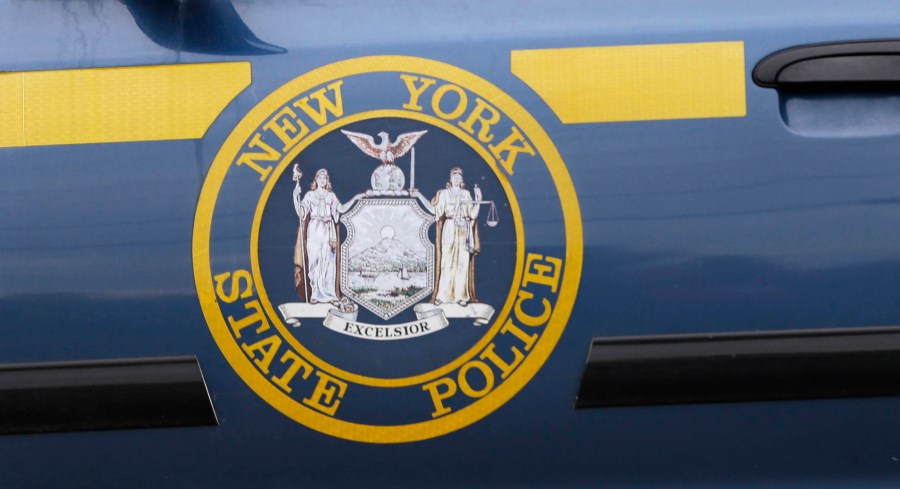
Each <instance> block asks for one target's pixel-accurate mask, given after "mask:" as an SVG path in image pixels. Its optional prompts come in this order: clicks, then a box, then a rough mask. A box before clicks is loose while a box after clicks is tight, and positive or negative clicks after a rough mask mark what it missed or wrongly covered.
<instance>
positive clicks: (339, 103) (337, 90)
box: [293, 80, 344, 126]
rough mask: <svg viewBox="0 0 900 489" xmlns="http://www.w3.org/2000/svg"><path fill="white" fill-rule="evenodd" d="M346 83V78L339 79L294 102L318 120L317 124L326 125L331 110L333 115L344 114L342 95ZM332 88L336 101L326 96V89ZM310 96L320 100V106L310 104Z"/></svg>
mask: <svg viewBox="0 0 900 489" xmlns="http://www.w3.org/2000/svg"><path fill="white" fill-rule="evenodd" d="M343 84H344V80H338V81H336V82H334V83H332V84H331V85H327V86H326V88H323V89H321V90H316V91H315V92H313V93H312V94H310V96H309V97H303V98H301V99H300V100H298V101H296V102H294V104H293V105H294V107H298V108H300V109H301V110H303V112H306V115H308V116H309V117H310V118H311V119H312V120H314V121H316V124H318V125H320V126H324V125H325V123H327V122H328V114H327V112H330V113H331V115H333V116H335V117H337V118H340V117H342V116H343V115H344V99H343V97H342V96H341V85H343ZM326 89H327V90H331V92H332V93H333V96H334V101H332V100H331V99H329V98H328V97H326V96H325V91H326ZM310 97H312V98H314V99H316V100H317V101H318V102H319V107H318V108H317V109H314V108H312V107H310V105H309V99H310Z"/></svg>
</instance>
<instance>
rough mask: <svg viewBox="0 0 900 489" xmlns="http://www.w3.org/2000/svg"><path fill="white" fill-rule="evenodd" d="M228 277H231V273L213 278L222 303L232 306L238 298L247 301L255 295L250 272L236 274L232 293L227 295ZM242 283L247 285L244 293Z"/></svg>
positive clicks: (244, 271) (232, 284)
mask: <svg viewBox="0 0 900 489" xmlns="http://www.w3.org/2000/svg"><path fill="white" fill-rule="evenodd" d="M228 277H231V272H225V273H220V274H218V275H216V276H215V277H213V280H215V282H216V295H217V296H218V297H219V299H221V300H222V302H225V303H226V304H231V303H232V302H234V301H236V300H237V299H238V297H240V298H241V299H246V298H248V297H250V296H251V295H253V278H252V277H251V275H250V272H248V271H247V270H238V271H236V272H234V280H233V281H232V282H231V291H230V292H229V293H228V294H226V293H225V288H224V282H225V281H226V280H228ZM241 281H243V282H244V283H245V285H244V290H243V292H242V291H241Z"/></svg>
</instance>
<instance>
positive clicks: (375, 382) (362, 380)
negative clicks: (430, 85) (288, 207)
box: [250, 110, 525, 387]
mask: <svg viewBox="0 0 900 489" xmlns="http://www.w3.org/2000/svg"><path fill="white" fill-rule="evenodd" d="M378 117H395V118H404V119H411V120H417V121H420V122H425V123H427V124H431V125H434V126H436V127H438V128H440V129H443V130H445V131H447V132H449V133H450V134H452V135H453V136H456V137H457V138H458V139H461V140H462V141H463V142H465V143H466V144H467V145H468V146H469V147H471V148H472V149H473V150H475V152H476V153H478V155H479V156H481V158H482V159H483V160H484V161H485V163H487V165H488V166H489V167H490V168H491V170H492V171H493V172H494V174H495V175H496V176H497V179H498V180H499V181H500V186H501V187H502V188H503V190H504V192H505V193H506V197H507V198H508V200H509V206H510V210H511V211H512V215H513V222H514V227H515V233H516V264H515V271H514V272H513V280H512V283H511V284H510V292H509V294H508V295H507V298H506V301H505V302H504V304H503V307H502V308H501V310H500V312H499V313H498V314H497V316H496V318H495V319H494V320H493V322H492V324H491V326H490V328H488V329H487V331H486V332H485V334H483V335H482V336H481V339H479V340H478V341H477V342H475V344H474V345H473V346H472V347H470V348H469V349H468V350H466V351H465V353H463V354H461V355H460V356H459V357H457V358H456V359H454V360H452V361H451V362H449V363H447V364H445V365H443V366H441V367H439V368H436V369H434V370H430V371H428V372H424V373H421V374H417V375H413V376H409V377H397V378H380V377H369V376H365V375H360V374H356V373H353V372H349V371H346V370H343V369H340V368H338V367H335V366H334V365H332V364H330V363H328V362H326V361H325V360H322V359H321V358H319V357H318V356H317V355H315V354H314V353H313V352H311V351H310V350H309V349H308V348H306V347H305V346H304V345H303V344H302V343H300V341H298V340H297V338H295V337H294V335H292V334H290V332H289V331H288V328H287V326H285V325H284V322H283V321H282V320H281V318H280V317H279V316H278V314H277V313H276V312H275V309H274V308H273V307H272V303H271V301H270V300H269V296H268V294H267V293H266V290H265V287H263V282H262V274H261V273H260V269H259V227H260V224H261V221H262V215H263V211H264V210H265V207H266V203H267V201H268V200H269V196H270V195H271V193H272V190H273V189H274V188H275V185H276V184H277V179H278V177H279V176H280V175H281V174H282V173H284V171H285V169H286V168H287V167H288V166H289V165H290V163H291V161H292V160H293V159H294V158H295V157H296V156H297V155H298V154H300V152H302V151H303V150H304V149H306V148H307V147H309V145H310V144H312V143H314V142H315V141H316V140H318V139H319V138H321V137H322V136H324V135H325V134H328V133H330V132H331V131H333V130H335V129H337V128H340V127H343V126H345V125H347V124H352V123H354V122H358V121H361V120H368V119H374V118H378ZM524 255H525V229H524V226H523V225H522V212H521V210H520V209H519V202H518V200H517V199H516V195H515V192H513V189H512V185H510V183H509V178H508V176H507V175H506V174H504V173H502V172H501V171H500V168H499V167H497V163H496V161H495V160H494V158H493V157H492V156H491V154H490V153H488V152H487V150H486V149H485V148H484V146H482V145H480V144H475V143H474V139H473V138H471V137H469V135H468V134H466V133H465V132H463V130H462V129H460V128H458V127H456V126H454V125H452V124H449V123H447V122H446V121H444V120H442V119H439V118H437V117H433V116H431V115H428V114H421V113H418V112H410V111H405V110H373V111H365V112H359V113H356V114H353V115H349V116H345V117H342V118H340V119H337V120H335V121H333V122H331V123H328V124H325V125H324V126H321V127H320V128H319V129H317V130H316V131H314V132H312V133H310V134H309V135H307V136H306V137H305V138H303V140H302V141H301V142H300V143H298V144H297V145H295V146H294V147H293V148H291V149H290V150H289V151H288V152H287V153H285V156H284V157H283V158H282V160H281V161H280V162H279V163H278V165H276V166H275V167H273V169H272V173H271V174H270V176H269V178H268V179H267V180H266V184H265V187H263V190H262V193H261V194H260V198H259V202H258V203H257V206H256V212H255V213H254V215H253V226H252V228H251V230H250V266H251V272H252V273H253V284H254V286H255V288H256V291H257V293H258V295H259V298H260V302H261V303H262V306H263V309H265V311H266V314H268V316H269V320H270V321H271V322H272V324H274V325H275V329H277V330H278V332H279V333H281V336H282V338H283V339H284V340H285V341H287V342H288V344H290V345H291V346H292V347H293V348H294V349H296V350H297V351H298V352H299V353H300V354H301V356H303V357H304V358H306V359H307V360H309V361H310V362H311V363H313V364H314V365H315V366H316V367H318V368H319V369H321V370H325V371H326V372H328V373H329V374H332V375H334V376H335V377H338V378H340V379H342V380H347V381H350V382H355V383H357V384H362V385H367V386H372V387H408V386H412V385H418V384H422V383H425V382H428V381H429V380H432V379H436V378H438V377H441V376H443V375H445V374H448V373H450V372H452V371H454V370H456V369H457V368H459V367H461V366H462V365H463V364H464V363H466V362H467V361H468V360H469V359H470V358H471V357H473V356H475V354H477V353H478V352H480V351H481V350H483V349H484V348H486V347H487V345H488V344H489V343H490V342H491V340H493V338H494V336H496V335H497V333H499V332H500V328H501V327H502V326H503V323H504V322H505V321H506V319H507V318H508V317H509V312H510V311H511V310H512V307H513V303H514V302H515V298H516V293H517V292H518V289H517V287H516V286H517V284H518V282H519V281H520V280H521V279H522V269H523V267H524V265H525V256H524Z"/></svg>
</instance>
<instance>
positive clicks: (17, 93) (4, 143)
mask: <svg viewBox="0 0 900 489" xmlns="http://www.w3.org/2000/svg"><path fill="white" fill-rule="evenodd" d="M22 78H23V77H22V74H21V73H0V147H8V146H22V145H23V144H25V132H24V131H25V126H24V125H23V124H22V86H23V85H22Z"/></svg>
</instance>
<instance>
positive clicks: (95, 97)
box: [0, 62, 251, 147]
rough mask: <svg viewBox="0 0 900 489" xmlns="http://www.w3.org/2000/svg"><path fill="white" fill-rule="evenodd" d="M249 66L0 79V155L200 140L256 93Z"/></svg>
mask: <svg viewBox="0 0 900 489" xmlns="http://www.w3.org/2000/svg"><path fill="white" fill-rule="evenodd" d="M250 71H251V69H250V63H249V62H236V63H206V64H188V65H162V66H132V67H120V68H96V69H81V70H62V71H29V72H21V73H9V74H3V75H0V147H14V146H47V145H57V144H86V143H112V142H125V141H159V140H167V139H196V138H200V137H203V134H204V133H205V132H206V130H207V129H208V128H209V126H210V124H212V122H213V120H214V119H215V118H216V116H218V115H219V113H220V112H221V111H222V109H224V108H225V106H226V105H227V104H228V103H229V102H230V101H231V100H232V99H233V98H234V97H235V96H237V94H238V93H240V92H241V90H243V89H244V88H246V87H247V86H248V85H250V81H251V80H250Z"/></svg>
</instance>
